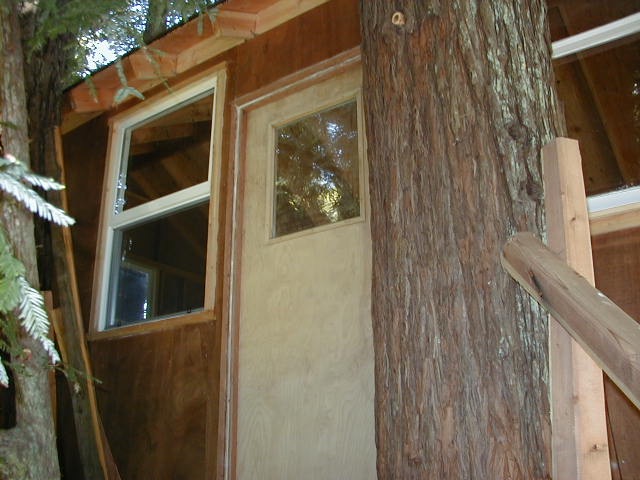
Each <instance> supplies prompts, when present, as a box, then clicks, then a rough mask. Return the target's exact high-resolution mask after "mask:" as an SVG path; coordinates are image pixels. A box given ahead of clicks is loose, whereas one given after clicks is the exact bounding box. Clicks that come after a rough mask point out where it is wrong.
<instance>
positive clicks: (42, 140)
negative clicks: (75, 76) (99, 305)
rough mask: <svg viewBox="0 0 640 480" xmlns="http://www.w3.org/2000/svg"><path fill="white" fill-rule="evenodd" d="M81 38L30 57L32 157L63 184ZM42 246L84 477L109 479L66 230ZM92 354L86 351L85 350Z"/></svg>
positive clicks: (28, 31) (43, 231)
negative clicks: (64, 137)
mask: <svg viewBox="0 0 640 480" xmlns="http://www.w3.org/2000/svg"><path fill="white" fill-rule="evenodd" d="M67 3H69V2H68V0H57V5H58V8H59V9H61V10H62V9H64V8H65V7H66V4H67ZM21 20H22V32H23V40H22V42H23V46H24V48H25V49H26V48H28V44H29V40H30V39H31V38H33V36H34V35H35V33H36V29H37V25H38V18H37V11H35V12H33V13H31V14H28V15H23V16H22V18H21ZM74 41H75V39H74V38H73V37H72V36H71V35H70V34H64V35H58V36H55V37H54V38H49V39H47V40H46V41H45V43H44V44H43V46H42V47H41V48H39V49H38V50H36V51H33V52H30V54H29V55H28V56H27V60H26V65H25V72H26V92H27V99H28V100H27V106H28V112H29V134H30V138H31V143H30V154H31V159H32V163H33V164H34V169H35V170H37V171H39V172H44V174H45V175H47V176H49V177H52V178H55V179H56V180H61V175H60V169H59V167H58V165H57V161H56V146H55V127H56V126H58V125H59V124H60V116H61V110H62V108H61V106H62V99H63V89H64V84H63V82H64V80H65V79H66V78H67V76H68V74H69V73H70V71H69V70H70V65H71V60H72V58H71V57H70V53H71V52H72V49H71V46H72V45H73V42H74ZM47 199H48V200H49V201H50V202H51V203H52V204H54V205H56V206H58V207H60V208H64V205H63V202H62V200H61V194H60V192H56V191H52V192H48V194H47ZM37 233H39V235H38V240H39V242H38V243H39V245H40V246H41V251H40V256H39V262H38V264H39V265H40V268H41V270H43V272H41V276H40V278H41V281H42V282H43V284H44V285H45V288H46V289H47V290H53V292H54V301H55V302H56V305H58V306H59V311H60V321H61V323H62V324H63V325H64V331H65V336H66V338H65V339H63V340H66V345H67V348H66V350H67V352H68V356H69V358H68V359H65V360H66V362H68V365H67V366H68V367H69V368H71V369H73V370H74V371H75V372H76V375H77V376H78V377H80V378H78V379H77V380H70V381H69V382H68V386H69V395H70V397H71V401H72V406H73V417H74V425H75V430H76V437H77V439H78V442H77V446H78V453H79V456H80V462H81V464H82V471H83V474H84V478H85V479H87V480H93V479H100V478H104V476H105V474H104V472H103V470H102V465H101V462H100V456H99V446H98V441H97V435H99V434H100V432H96V431H95V429H94V423H93V418H92V407H91V403H90V395H91V394H92V393H93V392H90V391H89V389H93V388H94V385H93V379H92V373H91V371H90V370H89V368H88V365H87V364H86V363H85V361H84V360H85V359H84V357H83V349H86V348H87V346H86V340H85V337H84V332H83V331H81V329H82V320H81V319H80V318H78V312H77V311H76V309H75V308H74V300H73V288H74V286H73V285H72V283H71V278H75V276H74V277H72V275H71V272H70V271H69V270H70V268H71V266H70V265H69V263H68V262H67V256H66V250H65V242H64V239H63V231H62V229H61V228H60V227H57V226H53V225H50V224H49V223H48V222H39V229H38V230H37ZM85 351H86V350H85Z"/></svg>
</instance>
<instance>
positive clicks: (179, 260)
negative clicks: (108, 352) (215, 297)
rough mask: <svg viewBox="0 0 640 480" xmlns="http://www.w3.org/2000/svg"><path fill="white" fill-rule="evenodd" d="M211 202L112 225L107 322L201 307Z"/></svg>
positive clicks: (140, 319)
mask: <svg viewBox="0 0 640 480" xmlns="http://www.w3.org/2000/svg"><path fill="white" fill-rule="evenodd" d="M208 211H209V203H208V202H205V203H203V204H200V205H198V206H196V207H192V208H189V209H186V210H182V211H179V212H175V213H172V214H170V215H166V216H164V217H161V218H157V219H155V220H153V221H150V222H147V223H143V224H139V225H136V226H134V227H128V228H124V229H121V230H118V231H116V235H115V236H114V241H115V245H114V259H115V260H114V263H116V264H117V265H114V267H115V268H114V269H113V272H114V273H113V275H112V279H111V290H112V291H113V292H114V293H115V295H112V298H113V302H114V305H112V312H113V313H112V314H111V315H110V318H111V322H110V326H111V327H116V326H122V325H127V324H131V323H138V322H143V321H147V320H154V319H159V318H163V317H168V316H174V315H177V314H181V313H189V312H193V311H197V310H201V309H202V308H203V306H204V287H205V260H206V249H207V228H208Z"/></svg>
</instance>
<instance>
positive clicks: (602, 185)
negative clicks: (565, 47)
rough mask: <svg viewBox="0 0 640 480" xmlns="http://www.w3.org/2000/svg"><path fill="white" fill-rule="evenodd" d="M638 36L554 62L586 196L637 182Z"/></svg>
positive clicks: (639, 118)
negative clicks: (578, 157)
mask: <svg viewBox="0 0 640 480" xmlns="http://www.w3.org/2000/svg"><path fill="white" fill-rule="evenodd" d="M638 66H640V35H635V36H632V37H628V38H626V39H622V40H620V41H618V42H616V43H611V44H608V45H606V46H604V47H599V48H596V49H593V50H592V51H587V52H584V53H580V54H578V55H574V56H572V57H568V58H564V59H559V60H558V61H556V62H554V70H555V76H556V82H557V89H558V95H559V97H560V100H561V101H562V104H563V108H564V112H565V117H566V121H567V129H568V134H569V137H571V138H575V139H577V140H579V142H580V152H581V154H582V166H583V168H582V169H583V173H584V177H585V187H586V190H587V194H588V195H593V194H596V193H602V192H606V191H611V190H615V189H618V188H621V187H628V186H632V185H637V184H639V183H640V71H639V70H638Z"/></svg>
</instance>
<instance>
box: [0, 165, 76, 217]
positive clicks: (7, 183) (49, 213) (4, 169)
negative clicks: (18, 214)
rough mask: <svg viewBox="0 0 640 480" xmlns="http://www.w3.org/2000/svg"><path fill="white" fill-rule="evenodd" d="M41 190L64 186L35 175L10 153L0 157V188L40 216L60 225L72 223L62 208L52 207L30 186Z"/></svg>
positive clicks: (59, 188)
mask: <svg viewBox="0 0 640 480" xmlns="http://www.w3.org/2000/svg"><path fill="white" fill-rule="evenodd" d="M29 185H30V186H32V187H38V188H41V189H43V190H61V189H63V188H64V187H63V186H62V185H60V184H59V183H57V182H56V181H54V180H52V179H50V178H46V177H42V176H40V175H36V174H35V173H33V172H31V171H30V170H29V169H28V168H27V166H26V165H25V164H24V163H22V162H20V161H19V160H17V159H16V158H15V157H13V156H12V155H6V156H4V157H0V190H3V191H4V192H5V193H7V194H9V195H10V196H11V197H13V198H14V199H16V200H17V201H18V202H20V203H21V204H23V205H24V206H25V207H26V208H27V209H28V210H30V211H31V212H33V213H36V214H38V215H39V216H40V217H41V218H43V219H45V220H47V221H49V222H53V223H56V224H58V225H61V226H68V225H73V223H74V220H73V219H72V218H71V217H70V216H69V215H67V214H66V213H65V212H64V211H63V210H60V209H59V208H57V207H54V206H53V205H51V204H50V203H48V202H47V201H46V200H44V199H43V198H42V197H40V195H38V194H37V193H36V192H34V191H33V190H32V189H31V188H30V187H29Z"/></svg>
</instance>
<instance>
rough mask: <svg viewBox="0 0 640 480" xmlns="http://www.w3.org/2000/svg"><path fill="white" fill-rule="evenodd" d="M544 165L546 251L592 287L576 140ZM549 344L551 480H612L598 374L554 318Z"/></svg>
mask: <svg viewBox="0 0 640 480" xmlns="http://www.w3.org/2000/svg"><path fill="white" fill-rule="evenodd" d="M542 162H543V163H542V164H543V167H542V171H543V177H544V187H545V210H546V216H547V233H548V243H549V249H550V250H551V251H553V252H554V253H555V254H556V255H558V256H559V257H560V258H562V259H563V260H565V261H566V262H567V264H568V265H569V266H571V267H572V268H574V269H575V270H576V271H577V272H579V273H580V274H581V275H582V276H584V277H585V278H586V279H587V280H588V281H589V283H590V284H591V285H594V273H593V259H592V255H591V238H590V233H589V216H588V213H587V201H586V197H585V189H584V181H583V178H582V169H581V158H580V150H579V148H578V142H577V141H575V140H571V139H568V138H557V139H556V140H555V141H554V142H552V143H550V144H548V145H546V146H545V147H544V149H543V150H542ZM549 340H550V341H549V360H550V371H551V375H550V377H551V403H552V406H553V407H552V409H551V412H552V418H551V431H552V437H551V445H552V456H553V458H552V460H553V465H552V471H553V478H580V479H582V480H605V479H607V478H611V468H610V466H609V451H608V448H607V443H608V440H607V424H606V415H605V400H604V384H603V377H602V371H601V370H600V368H599V367H598V366H597V365H596V364H595V362H594V361H593V360H592V359H591V358H590V357H589V355H588V354H587V353H586V352H585V351H584V350H583V349H582V348H581V347H580V345H578V344H577V343H576V342H575V340H573V339H572V338H571V337H570V336H569V334H568V333H567V331H566V330H565V329H564V328H562V326H561V325H560V324H559V323H558V322H557V321H556V320H555V319H554V318H551V320H550V325H549ZM594 446H597V448H594Z"/></svg>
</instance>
